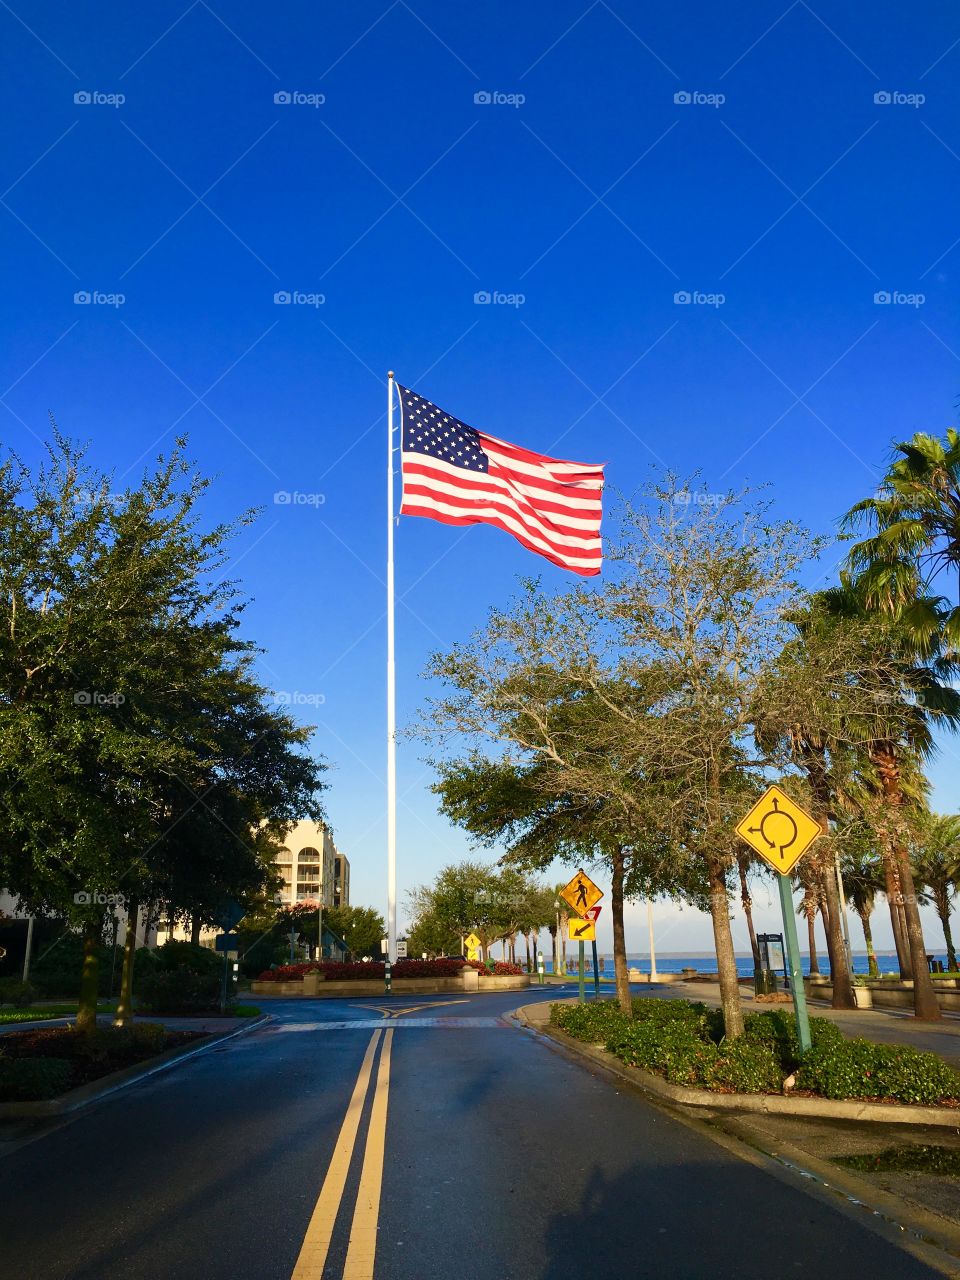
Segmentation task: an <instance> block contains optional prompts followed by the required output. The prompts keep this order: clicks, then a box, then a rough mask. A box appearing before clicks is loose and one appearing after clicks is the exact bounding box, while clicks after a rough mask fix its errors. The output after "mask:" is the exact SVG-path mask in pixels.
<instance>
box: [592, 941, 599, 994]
mask: <svg viewBox="0 0 960 1280" xmlns="http://www.w3.org/2000/svg"><path fill="white" fill-rule="evenodd" d="M593 994H594V995H595V996H599V995H600V965H599V964H598V963H597V940H596V938H594V940H593Z"/></svg>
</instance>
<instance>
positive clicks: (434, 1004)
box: [350, 1000, 467, 1018]
mask: <svg viewBox="0 0 960 1280" xmlns="http://www.w3.org/2000/svg"><path fill="white" fill-rule="evenodd" d="M466 1003H467V1001H466V1000H431V1001H429V1002H428V1003H427V1004H412V1005H410V1007H409V1008H407V1009H395V1008H394V1007H393V1006H392V1005H383V1004H352V1005H351V1006H350V1008H351V1009H376V1010H377V1012H378V1013H382V1014H383V1016H384V1018H402V1017H403V1015H404V1014H405V1013H416V1012H417V1011H418V1010H419V1009H439V1008H440V1007H441V1006H442V1005H447V1004H466Z"/></svg>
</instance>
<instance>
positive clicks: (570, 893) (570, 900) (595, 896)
mask: <svg viewBox="0 0 960 1280" xmlns="http://www.w3.org/2000/svg"><path fill="white" fill-rule="evenodd" d="M560 897H561V898H563V900H564V902H566V903H567V904H568V905H569V906H571V907H573V909H574V911H575V912H576V913H577V915H578V916H583V915H586V914H587V912H588V911H589V910H590V908H591V907H592V906H594V905H595V904H596V903H598V902H599V901H600V899H601V898H602V897H603V890H602V889H598V888H597V886H596V885H595V884H594V883H593V881H592V880H591V879H590V877H589V876H588V875H587V873H586V872H585V871H578V872H577V874H576V875H575V876H574V877H573V879H572V880H571V881H570V883H569V884H565V885H564V886H563V888H562V889H561V890H560Z"/></svg>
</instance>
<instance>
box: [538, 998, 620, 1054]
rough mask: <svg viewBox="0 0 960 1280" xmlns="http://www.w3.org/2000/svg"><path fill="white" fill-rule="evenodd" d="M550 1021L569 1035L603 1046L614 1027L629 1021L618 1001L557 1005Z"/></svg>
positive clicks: (554, 1006) (551, 1012)
mask: <svg viewBox="0 0 960 1280" xmlns="http://www.w3.org/2000/svg"><path fill="white" fill-rule="evenodd" d="M550 1021H551V1022H552V1023H553V1025H554V1026H555V1027H559V1028H560V1030H561V1031H565V1032H566V1033H567V1035H570V1036H575V1037H576V1038H577V1039H578V1040H587V1041H589V1042H590V1043H592V1044H603V1043H604V1042H605V1041H606V1039H607V1036H608V1034H609V1032H610V1031H611V1030H612V1028H613V1027H615V1026H618V1025H619V1024H621V1023H623V1024H627V1022H628V1019H627V1017H626V1016H625V1014H624V1013H623V1012H622V1011H621V1009H620V1006H619V1004H617V1002H616V1000H591V1001H590V1003H589V1004H555V1005H552V1006H551V1009H550Z"/></svg>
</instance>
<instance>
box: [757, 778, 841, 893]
mask: <svg viewBox="0 0 960 1280" xmlns="http://www.w3.org/2000/svg"><path fill="white" fill-rule="evenodd" d="M737 835H738V836H740V837H741V839H743V840H746V842H747V844H748V845H749V846H750V848H751V849H753V851H754V852H755V853H759V855H760V857H761V858H763V859H764V860H765V861H766V862H768V863H769V864H770V866H771V867H773V869H774V871H779V872H780V874H781V875H784V876H785V875H787V874H788V873H789V872H790V870H791V869H792V868H793V867H795V866H796V865H797V863H798V862H799V861H800V859H801V858H802V857H803V855H804V854H805V853H806V852H807V850H808V849H809V848H810V846H811V845H812V844H813V842H814V840H816V838H817V836H821V835H823V828H822V827H821V826H820V823H819V822H817V821H815V819H813V818H811V817H810V815H809V813H807V811H806V810H805V809H801V808H800V806H799V805H798V804H797V802H796V801H795V800H791V799H790V797H789V796H788V795H787V793H786V792H785V791H784V790H783V789H782V788H781V787H778V786H772V787H768V788H767V790H766V791H765V792H764V793H763V795H762V796H761V797H760V799H759V800H758V801H757V803H756V804H755V805H754V806H753V808H752V809H751V810H750V812H749V813H748V814H747V816H746V817H745V818H744V819H743V821H742V822H741V823H740V824H739V826H738V827H737Z"/></svg>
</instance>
